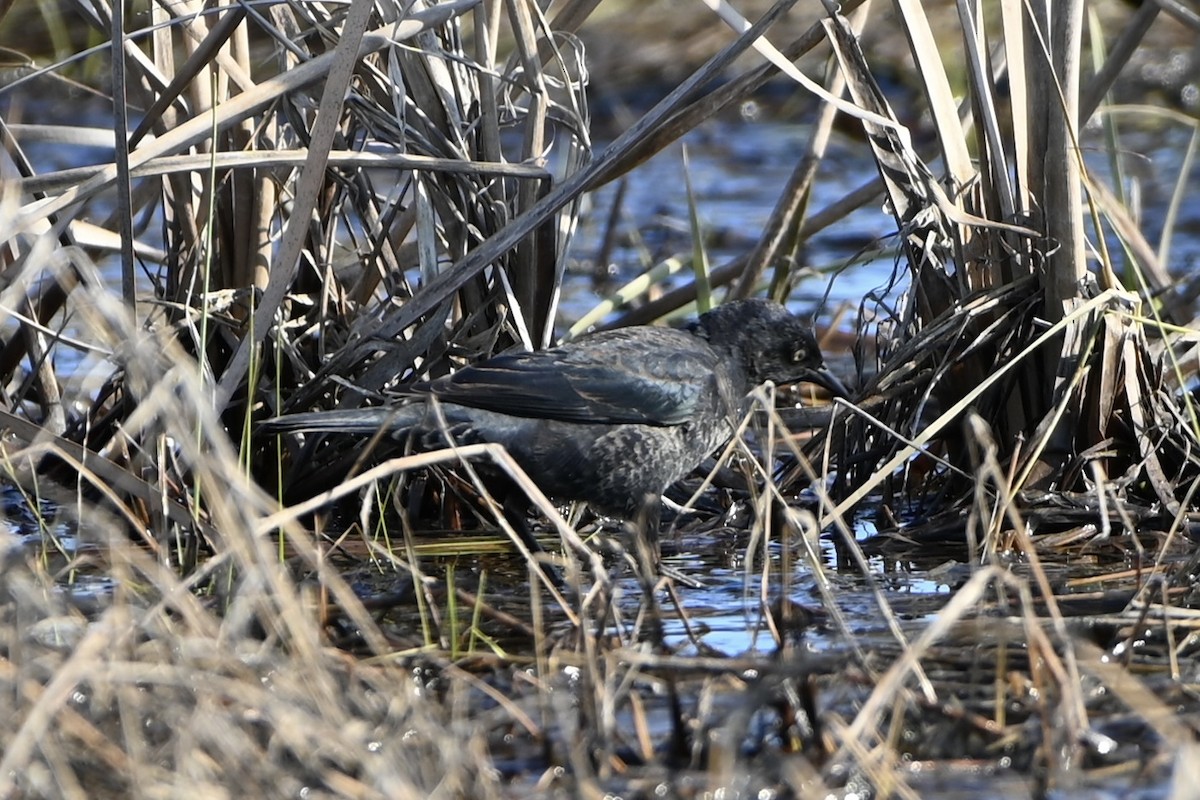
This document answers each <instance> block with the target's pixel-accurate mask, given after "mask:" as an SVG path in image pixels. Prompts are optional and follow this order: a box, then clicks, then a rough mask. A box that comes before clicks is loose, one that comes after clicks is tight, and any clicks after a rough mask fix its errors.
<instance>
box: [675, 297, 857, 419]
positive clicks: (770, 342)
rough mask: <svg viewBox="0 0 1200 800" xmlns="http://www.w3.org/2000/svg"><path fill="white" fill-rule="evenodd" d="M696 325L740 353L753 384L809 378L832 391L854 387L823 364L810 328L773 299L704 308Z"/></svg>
mask: <svg viewBox="0 0 1200 800" xmlns="http://www.w3.org/2000/svg"><path fill="white" fill-rule="evenodd" d="M693 331H694V332H695V333H697V334H698V335H701V336H703V337H704V338H706V339H708V341H709V342H710V343H712V344H713V345H714V346H717V347H720V348H728V349H729V350H730V351H732V353H734V354H735V356H736V357H740V359H741V362H742V364H743V365H744V367H745V370H746V377H747V378H748V381H749V383H750V385H752V386H757V385H758V384H760V383H763V382H765V381H771V382H773V383H775V384H778V385H785V384H789V383H796V382H797V381H811V382H813V383H816V384H818V385H820V386H823V387H825V388H826V389H828V390H829V391H830V392H832V393H833V394H834V395H837V396H840V397H849V396H850V392H849V391H848V390H847V389H846V387H845V386H844V385H843V384H842V382H841V381H839V380H838V379H837V377H836V376H834V375H833V373H831V372H829V370H828V369H826V367H825V360H824V358H823V357H822V356H821V348H820V346H819V345H818V344H817V339H816V337H815V336H814V335H813V332H812V328H811V327H810V326H809V325H808V323H806V322H805V321H804V320H802V319H800V318H799V317H797V316H795V315H793V314H792V313H791V312H789V311H788V310H787V309H786V308H784V307H783V306H781V305H779V304H778V303H773V302H771V301H769V300H736V301H733V302H729V303H723V304H722V305H720V306H718V307H717V308H714V309H713V310H712V311H709V312H707V313H705V314H702V315H701V316H700V318H699V319H698V320H697V321H696V323H695V325H694V327H693Z"/></svg>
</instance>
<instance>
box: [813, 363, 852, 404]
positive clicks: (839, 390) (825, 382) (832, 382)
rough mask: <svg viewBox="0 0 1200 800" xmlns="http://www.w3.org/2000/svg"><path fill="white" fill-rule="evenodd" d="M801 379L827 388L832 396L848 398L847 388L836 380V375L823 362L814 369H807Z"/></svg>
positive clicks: (848, 391)
mask: <svg viewBox="0 0 1200 800" xmlns="http://www.w3.org/2000/svg"><path fill="white" fill-rule="evenodd" d="M802 380H806V381H809V382H810V383H815V384H816V385H818V386H821V387H824V388H825V389H828V390H829V393H830V394H832V395H833V396H834V397H842V398H845V399H847V400H849V399H850V390H849V389H847V388H846V385H845V384H844V383H842V382H841V381H840V380H838V377H837V376H836V375H834V374H833V373H832V372H830V371H829V368H828V367H826V366H825V365H824V364H822V365H821V366H820V367H818V368H816V369H810V370H808V372H807V373H806V374H805V375H804V377H803V378H802Z"/></svg>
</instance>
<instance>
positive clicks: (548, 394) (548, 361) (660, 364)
mask: <svg viewBox="0 0 1200 800" xmlns="http://www.w3.org/2000/svg"><path fill="white" fill-rule="evenodd" d="M718 361H719V357H718V356H717V354H716V353H715V352H714V351H713V350H712V349H711V348H710V347H709V346H708V345H707V343H705V342H704V341H702V340H700V339H698V338H697V337H695V336H692V335H691V334H688V333H684V332H682V331H675V330H670V329H665V328H664V329H647V328H638V329H629V330H628V331H621V330H617V331H611V332H607V333H601V334H596V335H593V336H590V337H588V338H586V339H582V340H580V341H578V342H574V343H572V344H568V345H565V346H563V347H558V348H554V349H551V350H542V351H538V352H533V353H513V354H505V355H500V356H496V357H495V358H492V359H489V360H487V361H485V362H483V363H481V364H477V365H474V366H470V367H465V368H463V369H460V370H459V371H457V372H456V373H454V374H453V375H451V376H449V377H446V378H442V379H439V380H436V381H432V382H430V383H427V384H423V385H420V386H416V387H413V390H414V391H415V392H417V393H420V394H426V395H433V396H435V397H437V398H439V399H440V400H444V401H447V402H451V403H457V404H459V405H464V406H470V407H472V408H479V409H486V410H488V411H496V412H500V413H503V414H511V415H513V416H519V417H536V418H542V419H553V420H560V421H564V422H593V423H602V424H615V423H641V424H646V425H679V424H682V423H684V422H687V421H688V420H690V419H692V418H693V417H694V415H695V414H696V412H697V408H698V406H699V404H700V403H702V402H705V401H707V402H712V400H711V399H708V398H712V397H713V396H714V394H715V392H716V389H717V381H718V378H717V374H716V371H715V370H716V369H717V367H718Z"/></svg>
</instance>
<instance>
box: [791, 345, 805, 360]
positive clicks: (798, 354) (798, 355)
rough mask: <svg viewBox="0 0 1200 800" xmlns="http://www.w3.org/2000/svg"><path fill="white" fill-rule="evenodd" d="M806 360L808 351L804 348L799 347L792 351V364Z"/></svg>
mask: <svg viewBox="0 0 1200 800" xmlns="http://www.w3.org/2000/svg"><path fill="white" fill-rule="evenodd" d="M807 360H808V351H807V350H805V349H804V348H800V349H799V350H795V351H793V352H792V363H793V364H799V363H801V362H803V361H807Z"/></svg>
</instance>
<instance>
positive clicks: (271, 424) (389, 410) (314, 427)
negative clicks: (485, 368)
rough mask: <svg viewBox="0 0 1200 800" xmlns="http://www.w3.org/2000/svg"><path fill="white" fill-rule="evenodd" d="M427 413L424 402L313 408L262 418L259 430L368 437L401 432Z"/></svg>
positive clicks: (265, 431) (261, 431)
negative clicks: (385, 430) (326, 409)
mask: <svg viewBox="0 0 1200 800" xmlns="http://www.w3.org/2000/svg"><path fill="white" fill-rule="evenodd" d="M423 416H424V408H423V407H422V406H421V404H416V405H411V406H392V407H387V406H380V407H371V408H342V409H335V410H333V411H310V412H306V413H303V414H287V415H285V416H282V417H275V418H273V419H268V420H263V421H262V422H260V423H259V424H258V430H259V432H260V433H268V434H270V433H354V434H360V435H363V436H369V435H371V434H373V433H375V432H376V431H378V430H379V429H380V428H385V427H386V428H388V429H389V430H393V431H401V430H405V429H407V428H411V427H412V426H414V425H416V424H417V423H418V422H419V421H420V420H421V418H422V417H423Z"/></svg>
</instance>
